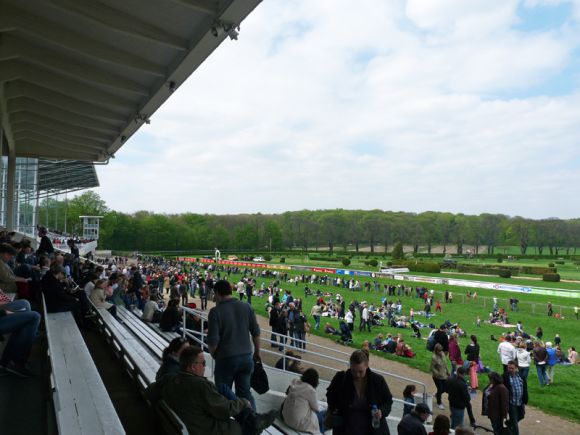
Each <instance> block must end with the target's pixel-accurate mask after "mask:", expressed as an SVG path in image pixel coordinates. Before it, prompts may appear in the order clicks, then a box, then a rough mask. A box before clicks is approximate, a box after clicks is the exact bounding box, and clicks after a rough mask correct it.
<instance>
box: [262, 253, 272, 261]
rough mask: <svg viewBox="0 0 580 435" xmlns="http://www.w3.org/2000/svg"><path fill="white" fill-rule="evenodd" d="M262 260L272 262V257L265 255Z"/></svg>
mask: <svg viewBox="0 0 580 435" xmlns="http://www.w3.org/2000/svg"><path fill="white" fill-rule="evenodd" d="M264 260H266V261H272V256H271V255H268V254H266V255H264Z"/></svg>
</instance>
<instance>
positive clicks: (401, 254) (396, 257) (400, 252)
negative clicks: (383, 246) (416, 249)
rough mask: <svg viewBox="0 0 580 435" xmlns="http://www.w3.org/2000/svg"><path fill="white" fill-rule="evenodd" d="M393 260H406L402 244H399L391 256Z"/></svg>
mask: <svg viewBox="0 0 580 435" xmlns="http://www.w3.org/2000/svg"><path fill="white" fill-rule="evenodd" d="M391 256H392V257H393V260H402V259H403V258H405V253H404V252H403V245H402V244H401V242H397V243H396V244H395V247H394V248H393V253H392V254H391Z"/></svg>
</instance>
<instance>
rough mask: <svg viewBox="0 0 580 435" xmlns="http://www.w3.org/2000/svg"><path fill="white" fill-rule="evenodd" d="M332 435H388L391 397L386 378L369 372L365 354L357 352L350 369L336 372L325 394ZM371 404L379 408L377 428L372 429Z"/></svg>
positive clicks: (351, 358) (354, 353)
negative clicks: (378, 424)
mask: <svg viewBox="0 0 580 435" xmlns="http://www.w3.org/2000/svg"><path fill="white" fill-rule="evenodd" d="M326 398H327V401H328V413H329V414H331V417H329V418H331V419H332V429H333V432H332V433H333V435H371V434H372V435H379V434H380V435H389V433H390V432H389V427H388V425H387V420H386V417H387V416H388V415H389V413H390V412H391V406H392V404H393V396H392V395H391V392H390V391H389V387H388V385H387V383H386V382H385V379H384V378H383V377H382V376H381V375H379V374H376V373H374V372H373V371H371V369H369V357H368V354H367V353H366V352H364V351H362V350H356V351H354V352H353V353H352V355H351V357H350V368H349V369H348V370H347V371H346V372H344V371H341V372H338V373H337V374H336V375H335V376H334V378H333V379H332V382H331V383H330V386H329V387H328V390H327V392H326ZM373 405H376V407H377V408H378V413H379V418H380V426H379V427H378V428H373V427H372V419H373V415H372V410H373Z"/></svg>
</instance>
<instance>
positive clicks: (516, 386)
mask: <svg viewBox="0 0 580 435" xmlns="http://www.w3.org/2000/svg"><path fill="white" fill-rule="evenodd" d="M503 383H504V385H505V386H506V388H507V389H508V391H509V411H508V415H509V419H508V425H509V427H510V428H511V430H512V434H514V435H519V434H520V430H519V428H518V422H519V421H520V420H522V419H523V418H524V415H525V408H526V404H527V403H528V384H527V383H526V381H525V380H523V379H522V378H521V377H520V374H519V373H518V366H517V364H516V362H515V361H509V362H508V368H507V372H506V373H504V375H503Z"/></svg>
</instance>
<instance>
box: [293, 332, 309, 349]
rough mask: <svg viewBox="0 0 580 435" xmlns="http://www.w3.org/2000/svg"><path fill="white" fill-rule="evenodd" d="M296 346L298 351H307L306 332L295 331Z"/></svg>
mask: <svg viewBox="0 0 580 435" xmlns="http://www.w3.org/2000/svg"><path fill="white" fill-rule="evenodd" d="M294 338H295V340H294V344H295V345H296V347H297V348H298V349H306V342H305V340H306V332H304V331H296V330H295V331H294Z"/></svg>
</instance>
